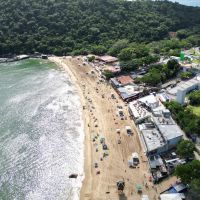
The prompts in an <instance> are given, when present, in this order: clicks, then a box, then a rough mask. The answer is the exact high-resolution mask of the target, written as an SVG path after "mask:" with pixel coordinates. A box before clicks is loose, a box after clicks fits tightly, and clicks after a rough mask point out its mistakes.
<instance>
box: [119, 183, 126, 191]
mask: <svg viewBox="0 0 200 200" xmlns="http://www.w3.org/2000/svg"><path fill="white" fill-rule="evenodd" d="M124 187H125V182H124V181H118V182H117V189H118V190H121V191H123V190H124Z"/></svg>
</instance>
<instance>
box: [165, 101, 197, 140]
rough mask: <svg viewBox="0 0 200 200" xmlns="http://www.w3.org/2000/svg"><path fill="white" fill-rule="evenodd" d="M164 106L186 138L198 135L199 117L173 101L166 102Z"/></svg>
mask: <svg viewBox="0 0 200 200" xmlns="http://www.w3.org/2000/svg"><path fill="white" fill-rule="evenodd" d="M165 105H166V107H167V108H168V109H169V110H170V111H171V113H172V115H173V118H174V119H175V120H176V121H177V123H178V124H179V126H180V127H181V128H182V129H183V131H184V132H185V133H186V134H187V135H188V136H190V135H192V134H198V135H200V129H199V127H200V117H199V116H197V115H195V114H194V113H193V112H192V110H191V109H189V108H187V107H184V106H182V105H181V104H179V103H177V102H175V101H171V102H167V103H165Z"/></svg>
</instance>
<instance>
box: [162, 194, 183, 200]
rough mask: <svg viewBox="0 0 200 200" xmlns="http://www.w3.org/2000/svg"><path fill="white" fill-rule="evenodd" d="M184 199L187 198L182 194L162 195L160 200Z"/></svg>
mask: <svg viewBox="0 0 200 200" xmlns="http://www.w3.org/2000/svg"><path fill="white" fill-rule="evenodd" d="M183 199H185V196H184V195H183V194H180V193H175V194H161V195H160V200H183Z"/></svg>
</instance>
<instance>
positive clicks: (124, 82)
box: [117, 76, 133, 85]
mask: <svg viewBox="0 0 200 200" xmlns="http://www.w3.org/2000/svg"><path fill="white" fill-rule="evenodd" d="M117 80H118V81H119V83H121V84H122V85H127V84H130V83H133V79H132V78H131V77H130V76H119V77H117Z"/></svg>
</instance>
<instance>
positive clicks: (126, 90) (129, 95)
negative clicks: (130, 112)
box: [116, 84, 144, 102]
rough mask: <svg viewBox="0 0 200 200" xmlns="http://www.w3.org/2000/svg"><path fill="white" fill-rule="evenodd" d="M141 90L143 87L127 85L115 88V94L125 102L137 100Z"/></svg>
mask: <svg viewBox="0 0 200 200" xmlns="http://www.w3.org/2000/svg"><path fill="white" fill-rule="evenodd" d="M143 90H144V87H141V86H138V85H135V84H128V85H125V86H121V87H120V86H119V87H117V88H116V92H117V93H118V94H119V96H120V97H121V98H122V100H123V101H126V102H129V101H132V100H135V99H137V98H139V97H140V96H141V95H142V93H143Z"/></svg>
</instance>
